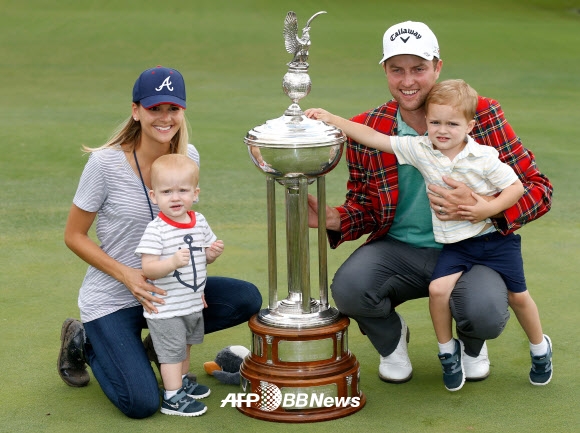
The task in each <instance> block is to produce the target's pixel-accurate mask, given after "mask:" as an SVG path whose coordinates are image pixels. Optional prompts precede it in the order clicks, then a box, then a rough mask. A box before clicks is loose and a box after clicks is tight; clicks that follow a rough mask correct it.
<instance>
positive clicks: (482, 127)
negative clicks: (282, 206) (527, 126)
mask: <svg viewBox="0 0 580 433" xmlns="http://www.w3.org/2000/svg"><path fill="white" fill-rule="evenodd" d="M397 108H398V103H397V102H396V101H394V100H391V101H389V102H387V103H386V104H384V105H381V106H380V107H378V108H376V109H374V110H371V111H368V112H366V113H362V114H359V115H357V116H355V117H353V118H352V120H353V121H355V122H358V123H363V124H365V125H368V126H370V127H372V128H374V129H376V130H377V131H380V132H382V133H384V134H387V135H397V119H396V116H397ZM475 120H476V123H475V128H474V129H473V131H472V132H471V136H472V137H473V138H474V139H475V141H477V142H478V143H480V144H485V145H487V146H493V147H495V148H496V149H497V150H498V152H499V155H500V159H501V160H502V161H503V162H505V163H507V164H509V165H510V166H511V167H512V168H513V169H514V171H515V172H516V174H517V175H518V176H519V177H520V180H521V181H522V183H523V184H524V189H525V192H524V195H523V196H522V198H520V200H519V201H518V202H517V203H516V204H515V205H514V206H512V207H511V208H509V209H507V210H506V211H505V212H504V218H503V219H496V220H494V224H495V226H496V227H497V229H498V230H499V231H500V232H501V233H503V234H508V233H510V232H513V231H515V230H517V229H518V228H520V227H521V226H523V225H524V224H526V223H528V222H530V221H533V220H535V219H536V218H539V217H541V216H542V215H544V214H545V213H546V212H548V211H549V210H550V206H551V203H552V185H551V183H550V181H549V180H548V178H547V177H546V176H544V175H543V174H542V173H540V171H539V170H538V168H537V167H536V163H535V160H534V154H533V153H532V152H531V151H529V150H528V149H526V148H525V147H523V145H522V143H521V141H520V139H519V137H518V136H517V135H516V134H515V132H514V131H513V129H512V128H511V126H510V125H509V124H508V122H507V120H506V119H505V117H504V114H503V111H502V109H501V107H500V105H499V103H498V102H497V101H494V100H492V99H488V98H484V97H481V96H480V97H479V104H478V106H477V113H476V115H475ZM346 159H347V164H348V169H349V172H350V175H349V179H348V182H347V188H348V192H347V194H346V201H345V203H344V204H343V205H342V206H338V207H336V209H337V210H338V211H339V213H340V220H341V228H340V232H335V231H328V238H329V242H330V246H331V248H336V247H337V246H338V245H340V244H341V243H342V242H344V241H349V240H354V239H358V238H360V237H361V236H363V235H365V234H367V233H370V235H369V237H368V238H367V241H366V242H369V241H371V240H374V239H378V238H381V237H383V236H384V235H385V234H386V233H387V232H388V231H389V228H390V227H391V224H392V223H393V218H394V216H395V209H396V206H397V198H398V195H399V185H398V173H397V164H396V158H395V156H394V155H392V154H389V153H384V152H380V151H377V150H374V149H370V148H368V147H366V146H363V145H360V144H358V143H356V142H353V141H352V140H350V139H349V141H348V143H347V148H346Z"/></svg>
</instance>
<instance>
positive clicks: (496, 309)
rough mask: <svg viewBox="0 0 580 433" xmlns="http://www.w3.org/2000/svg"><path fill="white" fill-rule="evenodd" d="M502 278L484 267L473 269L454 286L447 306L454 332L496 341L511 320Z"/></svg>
mask: <svg viewBox="0 0 580 433" xmlns="http://www.w3.org/2000/svg"><path fill="white" fill-rule="evenodd" d="M507 297H508V295H507V289H506V286H505V283H504V282H503V280H502V278H501V277H500V276H499V275H498V274H497V273H496V272H494V271H493V270H491V269H489V268H487V267H484V266H474V267H473V268H472V269H471V271H469V272H468V273H466V274H464V275H463V276H462V277H461V278H460V280H459V281H458V282H457V285H456V286H455V289H454V290H453V292H452V294H451V300H450V306H451V312H452V314H453V317H454V319H455V322H456V325H457V328H458V329H459V330H460V331H461V332H462V333H463V334H465V335H468V336H470V337H474V338H479V339H482V340H488V339H493V338H496V337H498V336H499V335H500V334H501V332H502V331H503V329H504V328H505V325H506V323H507V321H508V319H509V317H510V315H509V311H508V308H507V306H508V301H507Z"/></svg>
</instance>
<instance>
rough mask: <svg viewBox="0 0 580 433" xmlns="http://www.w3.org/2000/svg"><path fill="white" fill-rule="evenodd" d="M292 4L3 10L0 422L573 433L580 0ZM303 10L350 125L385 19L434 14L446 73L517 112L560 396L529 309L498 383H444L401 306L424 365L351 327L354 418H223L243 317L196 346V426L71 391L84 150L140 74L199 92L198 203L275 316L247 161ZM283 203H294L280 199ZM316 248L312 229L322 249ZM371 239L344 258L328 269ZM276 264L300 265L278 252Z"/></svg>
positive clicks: (247, 1) (337, 106)
mask: <svg viewBox="0 0 580 433" xmlns="http://www.w3.org/2000/svg"><path fill="white" fill-rule="evenodd" d="M282 3H283V2H276V1H267V0H239V1H231V2H201V1H189V2H173V3H168V2H158V1H151V0H141V1H137V0H134V1H133V0H117V1H110V0H101V1H97V0H85V1H72V0H61V1H59V2H54V1H51V2H49V1H46V0H28V1H22V0H19V1H16V0H2V1H1V2H0V12H1V13H0V41H1V42H0V58H1V59H2V61H1V62H0V77H2V84H1V86H0V88H1V94H2V99H3V104H2V105H1V106H0V128H1V130H2V135H1V137H2V138H1V141H0V151H1V153H0V224H1V225H0V226H1V227H2V231H1V232H0V296H1V302H0V329H1V331H2V333H1V336H0V366H1V371H2V373H1V376H0V377H1V378H2V381H1V385H2V386H1V390H0V398H1V401H2V404H1V406H0V420H1V423H0V431H6V432H29V431H34V432H61V431H83V432H104V431H107V430H109V431H130V432H133V431H135V432H140V433H147V432H160V431H175V430H186V429H194V430H195V431H208V432H215V431H220V430H222V431H234V430H235V431H242V432H246V431H247V432H249V431H255V430H257V429H276V431H278V432H286V431H298V430H299V429H308V430H313V431H317V432H331V431H336V430H337V429H338V428H340V429H351V430H353V431H392V432H401V433H402V432H449V431H458V432H461V431H466V432H498V431H502V432H503V431H505V432H527V431H535V430H540V431H550V432H571V431H575V430H577V429H578V427H579V426H580V417H579V415H578V411H577V406H578V403H577V401H578V397H579V396H580V395H579V394H580V393H579V391H578V385H577V384H578V377H579V375H578V373H577V371H578V370H576V368H577V364H578V359H579V357H580V350H579V349H578V340H579V339H578V336H579V332H578V315H577V312H578V307H577V306H578V305H579V304H580V294H579V293H580V292H579V291H578V290H577V284H578V281H579V277H580V273H579V272H578V263H579V259H580V253H579V248H578V245H580V218H579V215H580V200H579V197H578V180H577V173H578V166H579V163H580V150H579V148H578V145H577V139H576V137H577V132H576V128H577V126H578V123H579V121H580V116H579V115H578V103H577V101H578V100H579V99H580V85H579V84H578V83H579V81H578V78H577V77H578V71H579V70H580V56H578V45H579V43H580V31H579V28H580V14H579V13H578V10H579V7H580V6H579V4H578V2H577V1H575V0H542V1H541V0H533V1H523V0H522V1H515V0H503V1H499V0H490V1H486V2H465V1H462V2H460V1H451V0H447V1H438V2H431V1H415V2H407V3H405V2H390V1H385V0H369V1H362V2H360V1H359V2H353V1H352V0H333V1H330V0H319V1H316V2H314V1H308V0H295V1H292V2H285V4H282ZM288 10H294V11H296V13H297V14H298V18H299V27H300V28H301V27H302V26H303V25H304V24H305V22H306V20H307V19H308V18H309V17H310V16H311V15H312V14H314V13H315V12H317V11H319V10H326V11H327V12H328V14H326V15H324V16H321V17H319V18H317V19H316V21H315V22H314V23H313V25H312V30H311V32H310V35H311V39H312V47H311V50H310V59H309V62H310V64H311V67H310V76H311V78H312V81H313V90H312V93H311V94H310V95H309V96H308V97H307V98H306V99H305V100H303V101H302V104H301V105H302V107H303V108H306V107H309V106H323V107H326V108H329V109H331V110H333V111H335V112H337V113H338V114H342V115H345V116H347V115H353V114H356V113H358V112H360V111H363V110H365V109H368V108H370V107H373V106H376V105H379V104H380V103H382V102H383V101H384V100H385V99H387V98H388V97H389V95H388V91H387V88H386V82H385V78H384V76H383V73H382V70H381V68H380V67H379V65H378V64H377V62H378V60H379V59H380V52H381V38H382V34H383V32H384V31H385V29H386V28H387V27H388V26H389V25H391V24H393V23H395V22H398V21H403V20H407V19H412V20H421V21H425V22H427V23H428V24H429V25H430V26H431V28H432V29H433V30H434V31H435V33H436V34H437V35H438V38H439V42H440V45H441V53H442V58H443V60H444V68H443V73H442V78H453V77H460V78H463V79H465V80H466V81H467V82H469V83H470V84H471V85H473V86H474V87H475V88H476V89H477V90H478V91H479V92H480V93H481V94H483V95H486V96H490V97H494V98H497V99H498V100H500V101H501V103H502V106H503V108H504V110H505V112H506V115H507V118H508V120H509V121H510V123H511V124H512V126H513V127H514V129H515V130H516V131H517V132H518V134H519V135H520V136H521V137H522V139H523V141H524V143H525V145H526V146H527V147H529V148H530V149H532V150H533V151H534V153H535V155H536V158H537V162H538V165H539V167H540V169H541V170H542V171H543V172H544V173H545V174H546V175H547V176H548V177H549V178H550V179H551V180H552V182H553V184H554V202H553V209H552V211H551V212H550V213H549V214H547V215H546V216H544V217H543V218H541V219H540V220H539V221H537V222H535V223H533V224H531V225H529V226H527V227H525V228H524V229H522V230H521V233H522V234H523V235H524V243H523V248H524V259H525V263H526V275H527V280H528V284H529V288H530V291H531V293H532V295H533V297H534V299H535V300H536V303H537V304H538V306H539V308H540V313H541V316H542V321H543V326H544V329H545V331H546V332H547V333H549V334H550V336H551V337H552V340H553V342H554V351H555V375H554V379H553V381H552V383H550V385H548V386H546V387H532V386H531V385H530V384H529V383H528V380H527V369H528V368H529V356H528V348H527V343H526V341H525V336H524V334H523V332H522V331H521V329H520V327H519V325H518V324H517V321H516V320H515V318H514V319H512V320H511V321H510V322H509V324H508V327H507V329H506V331H505V332H504V333H503V334H502V336H501V337H500V338H498V339H496V340H494V341H490V342H489V343H488V344H489V351H490V356H491V361H492V375H491V376H490V377H489V379H487V380H486V381H484V382H481V383H476V384H470V383H468V384H467V385H466V386H465V387H464V389H463V390H461V392H458V393H449V392H446V391H445V389H444V388H443V386H442V384H441V379H440V367H439V366H438V363H437V359H436V357H435V348H436V346H435V339H434V335H433V331H432V329H431V323H430V319H429V313H428V307H427V303H426V300H424V299H423V300H417V301H413V302H410V303H407V304H406V305H404V306H402V307H401V308H400V311H401V312H402V313H403V314H404V315H405V318H406V320H407V322H408V324H409V325H410V327H411V329H412V340H411V345H410V349H409V350H410V355H411V359H412V361H413V365H414V371H415V373H414V378H413V380H412V381H411V382H409V383H408V384H405V385H400V386H394V385H387V384H384V383H382V382H381V381H380V380H379V379H378V377H377V373H376V369H377V362H378V356H377V354H376V352H375V351H374V350H373V348H372V347H371V346H370V344H369V343H368V340H367V339H366V338H365V337H363V336H361V335H360V332H359V331H358V328H357V326H356V325H354V324H353V325H352V326H351V327H350V338H349V341H350V349H351V350H352V351H353V353H354V354H355V355H356V357H357V358H358V359H359V361H360V363H361V388H362V390H363V392H364V393H365V395H366V397H367V404H366V406H365V408H364V409H362V410H361V411H359V412H358V413H356V414H354V415H352V416H350V417H347V418H344V419H342V420H340V421H329V422H324V423H317V424H311V425H308V426H300V425H295V424H270V423H267V422H264V421H257V420H254V419H251V418H248V417H246V416H244V415H242V414H240V413H238V412H237V411H236V410H234V409H231V408H220V403H221V399H223V398H225V396H226V395H227V393H228V392H234V391H237V389H236V388H235V387H231V386H230V387H228V386H225V385H220V384H219V383H218V382H217V381H215V380H214V379H213V378H210V377H207V378H206V377H205V376H204V374H203V373H202V368H201V364H202V362H203V361H206V360H211V359H213V357H214V356H215V354H216V353H217V352H218V351H219V350H220V349H221V348H222V347H224V346H226V345H229V344H243V345H246V346H249V344H250V343H249V330H248V328H247V326H245V325H240V326H238V327H236V328H234V329H231V330H228V331H227V332H221V333H218V334H212V335H209V336H208V337H207V338H206V341H205V342H204V344H203V345H201V346H200V347H199V350H198V351H196V353H195V354H194V355H193V358H192V369H193V370H194V371H196V372H197V373H198V374H200V377H201V378H202V379H205V381H204V383H207V384H208V385H210V386H211V387H212V391H213V392H212V395H211V396H210V397H209V399H208V405H209V411H208V413H207V414H205V415H204V416H202V417H201V418H198V419H193V420H189V419H182V418H180V417H165V416H161V415H156V416H153V417H151V418H149V419H147V420H142V421H135V420H130V419H128V418H126V417H124V416H123V415H121V413H120V412H119V411H118V410H117V409H115V408H114V407H113V406H112V405H111V404H110V403H109V401H108V400H107V399H106V397H105V396H104V394H103V393H102V391H101V390H100V388H99V386H98V384H97V383H96V381H94V379H93V380H92V381H91V383H90V385H89V386H88V387H86V388H83V389H72V388H69V387H67V386H65V385H64V384H63V383H62V381H61V380H60V378H59V377H58V374H57V372H56V368H55V367H56V355H57V352H58V347H59V332H60V325H61V323H62V321H63V320H64V319H65V318H66V317H68V316H73V317H78V308H77V306H76V298H77V294H78V288H79V286H80V284H81V281H82V278H83V276H84V272H85V270H86V265H85V264H84V263H83V262H82V261H81V260H80V259H78V258H77V257H76V256H75V255H74V254H73V253H71V252H70V251H68V250H67V248H66V247H65V246H64V244H63V242H62V231H63V227H64V224H65V220H66V215H67V212H68V208H69V207H70V203H71V200H72V196H73V194H74V191H75V189H76V185H77V182H78V178H79V175H80V173H81V171H82V168H83V165H84V162H85V160H86V157H84V156H82V154H81V152H80V147H81V145H82V144H86V145H89V146H98V145H100V144H101V143H103V142H104V141H105V140H106V138H107V137H108V135H109V134H110V132H111V131H112V130H113V129H114V127H115V126H116V125H117V124H118V123H120V122H121V121H122V120H123V119H124V118H125V117H126V116H127V115H128V114H129V107H130V98H131V88H132V85H133V82H134V80H135V78H136V76H137V75H138V74H139V73H140V72H141V71H142V70H144V69H146V68H148V67H151V66H153V65H156V64H163V65H166V66H171V67H175V68H177V69H179V70H180V71H181V72H182V73H183V74H184V76H185V79H186V82H187V86H188V87H187V90H188V106H189V108H188V110H187V116H188V118H189V120H190V123H191V125H192V133H191V136H192V141H193V143H194V144H196V146H197V147H198V149H199V150H200V152H201V156H202V182H201V188H202V191H201V203H200V204H199V206H198V209H199V211H201V212H203V213H204V214H205V215H206V217H207V218H208V220H209V221H210V223H211V224H212V228H213V229H214V231H215V232H216V233H218V234H219V235H220V237H223V239H224V240H225V242H226V253H225V254H224V256H223V257H221V258H220V260H218V261H217V262H216V263H215V264H214V265H212V270H211V272H213V273H214V274H220V275H228V276H233V277H238V278H243V279H247V280H249V281H252V282H254V283H255V284H256V285H258V286H259V287H260V289H261V290H262V293H263V295H264V300H265V301H264V305H266V303H267V276H266V266H267V254H266V227H265V218H266V216H265V181H264V177H263V176H262V175H261V174H260V173H259V172H258V171H257V170H256V169H255V168H254V167H253V165H252V163H251V162H250V159H249V157H248V155H247V150H246V146H245V145H244V143H243V137H244V135H245V134H246V132H247V131H248V130H249V129H251V128H252V127H254V126H256V125H258V124H261V123H263V122H265V121H266V120H268V119H271V118H275V117H279V116H281V115H282V113H283V111H284V110H285V108H286V107H287V106H288V105H289V100H288V99H287V97H286V96H285V95H284V94H283V92H282V90H281V79H282V76H283V74H284V73H285V71H286V66H285V65H286V63H287V62H288V61H289V60H290V57H291V56H290V55H289V54H287V53H286V52H285V50H284V44H283V39H282V26H283V20H284V17H285V14H286V12H287V11H288ZM346 176H347V173H346V167H345V164H344V160H343V161H342V162H341V163H340V165H339V166H338V167H337V168H336V169H335V170H334V171H333V172H332V173H330V174H329V175H328V176H327V195H328V202H329V203H330V204H338V203H340V202H341V200H342V199H343V198H344V192H345V180H346ZM277 193H278V197H279V199H278V202H279V203H280V204H281V202H282V197H283V195H282V190H281V188H280V189H279V190H278V191H277ZM279 210H280V211H279V215H278V216H279V221H281V222H282V217H283V212H282V208H281V206H279ZM280 231H281V232H282V233H283V228H280ZM280 239H281V238H280ZM315 239H316V236H315V234H314V233H312V235H311V240H312V243H313V245H312V247H313V248H314V247H315V241H314V240H315ZM279 242H281V240H279ZM359 243H360V242H353V243H348V244H345V245H342V246H341V247H340V248H338V249H337V250H333V251H329V274H330V275H329V277H330V278H331V277H332V275H333V273H334V271H335V270H336V268H337V267H338V266H339V265H340V263H341V262H342V261H343V260H344V259H345V258H346V257H347V256H348V255H349V254H350V253H351V252H352V251H353V249H354V248H356V246H357V245H359ZM312 257H315V254H314V253H313V254H312ZM279 263H282V264H283V263H284V260H283V259H282V253H281V254H280V257H279ZM313 265H314V263H313ZM284 273H285V272H284V270H283V269H282V270H281V271H280V274H281V276H280V277H281V282H280V284H279V286H280V287H282V288H283V287H284V284H282V281H283V275H284ZM281 290H283V289H281ZM283 295H284V294H283Z"/></svg>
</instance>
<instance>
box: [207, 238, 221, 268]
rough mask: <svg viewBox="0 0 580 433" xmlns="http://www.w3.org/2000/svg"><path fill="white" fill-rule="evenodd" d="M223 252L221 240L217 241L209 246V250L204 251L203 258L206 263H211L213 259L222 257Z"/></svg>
mask: <svg viewBox="0 0 580 433" xmlns="http://www.w3.org/2000/svg"><path fill="white" fill-rule="evenodd" d="M223 252H224V242H223V241H222V240H217V241H215V242H214V243H213V244H211V245H210V247H209V248H206V249H205V257H206V259H207V262H208V263H213V262H214V261H215V259H217V258H218V257H219V256H221V255H222V253H223Z"/></svg>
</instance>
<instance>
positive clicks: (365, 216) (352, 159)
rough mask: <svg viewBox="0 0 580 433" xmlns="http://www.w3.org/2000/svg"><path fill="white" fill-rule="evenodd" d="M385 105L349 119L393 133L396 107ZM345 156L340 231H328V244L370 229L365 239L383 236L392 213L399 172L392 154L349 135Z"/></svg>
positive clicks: (349, 238) (338, 242) (350, 237)
mask: <svg viewBox="0 0 580 433" xmlns="http://www.w3.org/2000/svg"><path fill="white" fill-rule="evenodd" d="M387 105H388V104H387ZM387 105H383V106H381V107H379V108H377V109H375V110H372V111H369V112H366V113H363V114H360V115H358V116H355V117H353V118H352V119H351V120H353V121H354V122H358V123H363V124H366V125H368V126H370V127H371V128H373V129H375V130H377V131H380V132H382V133H385V134H389V135H394V128H395V115H396V108H395V109H394V110H392V109H391V108H390V107H388V106H387ZM346 160H347V166H348V170H349V178H348V182H347V189H348V191H347V194H346V200H345V202H344V204H343V205H342V206H338V207H336V209H337V210H338V212H339V213H340V222H341V227H340V232H335V231H328V232H327V233H328V239H329V243H330V246H331V248H336V247H337V246H338V245H340V244H341V243H342V242H344V241H349V240H354V239H358V238H360V237H361V236H363V235H365V234H367V233H371V236H369V239H368V240H372V239H375V238H378V237H381V236H383V235H384V234H385V233H386V232H387V231H388V229H389V227H390V225H391V223H392V221H393V218H394V214H395V206H396V202H397V196H398V175H397V164H396V158H395V157H394V155H392V154H389V153H383V152H380V151H377V150H374V149H371V148H368V147H366V146H363V145H361V144H359V143H357V142H355V141H352V140H350V139H349V140H348V142H347V147H346Z"/></svg>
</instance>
